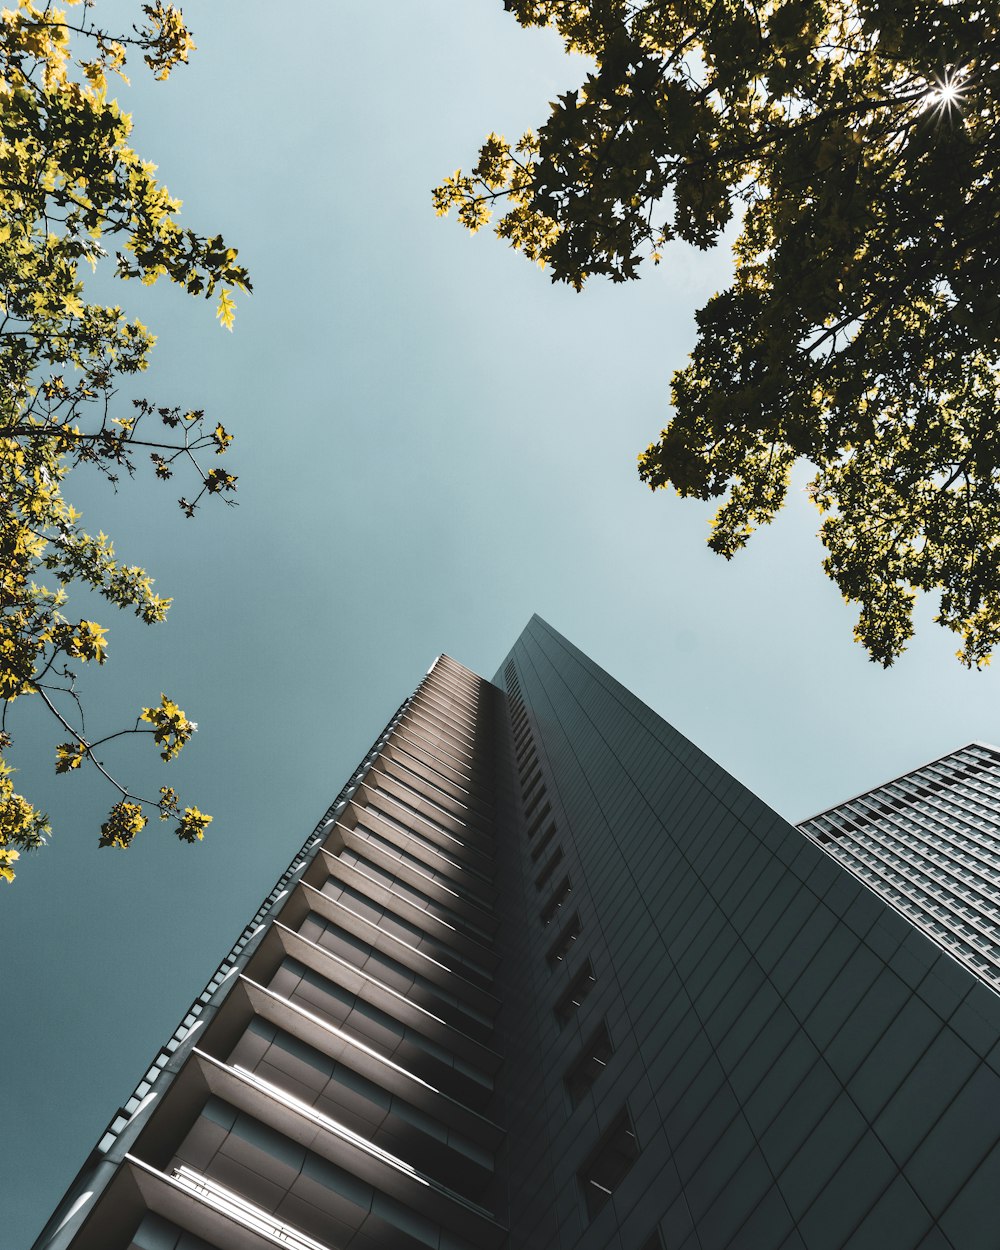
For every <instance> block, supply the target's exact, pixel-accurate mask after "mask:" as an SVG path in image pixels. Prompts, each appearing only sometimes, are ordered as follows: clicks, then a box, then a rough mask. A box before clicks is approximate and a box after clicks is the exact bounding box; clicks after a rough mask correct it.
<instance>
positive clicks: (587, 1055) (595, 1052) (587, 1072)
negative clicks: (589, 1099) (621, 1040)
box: [563, 1020, 615, 1107]
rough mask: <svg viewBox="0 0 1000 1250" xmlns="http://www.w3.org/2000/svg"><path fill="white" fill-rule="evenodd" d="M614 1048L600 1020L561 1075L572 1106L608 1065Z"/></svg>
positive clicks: (575, 1104)
mask: <svg viewBox="0 0 1000 1250" xmlns="http://www.w3.org/2000/svg"><path fill="white" fill-rule="evenodd" d="M614 1049H615V1048H614V1047H613V1046H612V1045H611V1037H610V1035H609V1034H608V1026H607V1025H606V1024H605V1023H604V1021H603V1020H602V1021H601V1023H600V1026H599V1027H598V1028H597V1029H595V1030H594V1032H593V1033H591V1035H590V1037H588V1038H587V1040H586V1041H585V1042H584V1044H583V1047H582V1048H581V1050H580V1053H579V1054H578V1055H577V1057H576V1058H575V1059H574V1060H573V1062H572V1063H571V1064H570V1067H569V1070H568V1071H567V1073H566V1075H565V1076H564V1077H563V1083H564V1084H565V1086H566V1092H567V1093H568V1094H569V1100H570V1102H571V1103H572V1104H573V1106H574V1107H576V1106H579V1104H580V1103H581V1102H582V1101H583V1097H584V1095H585V1094H586V1093H587V1091H588V1090H589V1089H590V1087H591V1086H592V1085H593V1084H594V1082H595V1081H596V1080H597V1078H598V1077H599V1076H600V1075H601V1073H602V1072H603V1071H604V1069H605V1068H606V1067H607V1066H608V1060H609V1059H610V1058H611V1056H612V1055H613V1054H614Z"/></svg>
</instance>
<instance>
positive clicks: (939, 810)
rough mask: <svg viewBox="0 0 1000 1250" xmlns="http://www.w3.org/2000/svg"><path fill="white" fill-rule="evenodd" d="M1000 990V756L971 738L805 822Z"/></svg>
mask: <svg viewBox="0 0 1000 1250" xmlns="http://www.w3.org/2000/svg"><path fill="white" fill-rule="evenodd" d="M799 828H800V829H801V830H802V832H803V833H804V834H805V835H806V836H807V837H808V838H811V839H812V840H813V841H815V842H817V843H818V844H819V845H820V846H822V847H823V849H824V850H825V851H827V853H828V854H830V855H832V856H833V857H834V858H835V859H836V860H837V861H838V863H841V864H843V865H844V866H845V867H846V868H847V869H849V870H850V871H851V872H852V873H854V874H855V875H856V876H857V877H859V878H860V879H861V880H862V881H864V882H865V883H866V884H867V885H869V886H870V887H871V888H872V889H873V890H876V891H877V892H878V893H879V894H881V895H882V897H883V898H886V899H888V900H889V901H890V902H891V903H892V905H893V906H894V907H895V908H896V909H897V910H898V911H900V912H902V914H903V915H904V916H906V917H907V919H908V920H911V921H912V922H913V923H914V924H916V925H918V926H919V927H920V928H921V929H923V930H924V932H925V933H927V934H929V935H930V936H931V938H932V939H933V940H934V941H935V942H937V943H938V944H939V945H940V946H942V947H943V948H944V949H945V950H947V951H948V952H949V953H950V954H952V955H953V956H954V957H955V958H956V959H957V960H958V961H959V962H960V963H962V964H964V965H965V967H967V968H969V969H970V971H972V972H974V973H975V974H976V975H977V976H979V977H981V978H982V979H983V980H984V981H986V983H987V984H988V985H991V986H992V987H993V988H994V989H995V990H997V991H1000V924H998V920H1000V751H998V750H997V748H996V747H991V746H987V745H986V744H985V743H981V742H972V743H970V744H969V745H968V746H966V747H962V748H961V749H960V750H958V751H952V752H951V754H950V755H945V756H943V757H942V758H941V759H937V760H932V761H931V762H930V763H929V764H925V765H924V766H923V767H922V768H916V769H914V770H913V771H912V772H909V773H906V774H904V775H903V776H902V777H897V778H895V779H894V780H893V781H888V782H886V783H885V785H881V786H878V787H876V789H874V790H868V791H867V792H866V793H864V794H859V795H858V796H857V797H856V798H853V799H850V800H848V801H847V802H846V803H840V804H838V805H837V806H836V807H832V808H830V809H829V810H827V811H825V812H820V814H819V815H818V816H813V817H812V818H811V819H810V820H807V821H805V822H804V823H803V824H801V825H800V826H799Z"/></svg>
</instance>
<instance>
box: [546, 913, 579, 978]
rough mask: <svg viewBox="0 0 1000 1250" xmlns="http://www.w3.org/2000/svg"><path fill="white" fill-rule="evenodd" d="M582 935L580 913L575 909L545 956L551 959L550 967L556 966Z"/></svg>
mask: <svg viewBox="0 0 1000 1250" xmlns="http://www.w3.org/2000/svg"><path fill="white" fill-rule="evenodd" d="M579 936H580V913H579V912H577V911H575V912H574V913H573V915H572V916H570V918H569V920H568V921H567V922H566V924H565V925H564V926H563V927H562V929H561V930H560V932H559V936H558V937H557V938H556V940H555V941H554V942H553V943H552V946H551V947H550V948H549V953H548V954H547V955H546V956H545V958H546V959H547V960H548V961H549V967H550V968H555V966H556V965H557V964H561V963H562V961H563V960H564V959H565V958H566V956H567V955H568V954H569V952H570V950H571V949H572V947H573V943H574V942H575V941H576V939H577V938H578V937H579Z"/></svg>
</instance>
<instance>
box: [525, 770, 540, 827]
mask: <svg viewBox="0 0 1000 1250" xmlns="http://www.w3.org/2000/svg"><path fill="white" fill-rule="evenodd" d="M540 776H541V773H539V777H540ZM544 797H545V786H544V785H541V786H539V787H538V789H537V790H536V791H535V797H534V798H533V799H532V800H531V802H530V803H529V804H528V806H527V807H526V808H525V811H524V819H525V820H527V819H528V817H529V816H530V815H531V813H532V812H533V811H534V810H535V808H536V807H537V806H538V804H539V802H540V801H541V799H543V798H544ZM538 823H540V822H538ZM538 823H532V826H531V828H532V831H534V830H535V829H537V828H538ZM531 836H532V835H531V834H528V837H531Z"/></svg>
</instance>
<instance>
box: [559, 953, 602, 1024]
mask: <svg viewBox="0 0 1000 1250" xmlns="http://www.w3.org/2000/svg"><path fill="white" fill-rule="evenodd" d="M596 981H597V977H596V976H594V965H593V964H592V963H591V962H590V960H589V959H588V960H587V962H586V963H585V964H584V965H583V967H582V968H581V969H580V971H579V972H578V973H577V974H576V976H574V978H573V980H572V981H571V982H570V983H569V989H568V990H565V991H564V992H563V994H562V995H561V996H560V998H559V1001H558V1002H557V1003H556V1005H555V1009H554V1010H555V1013H556V1019H557V1020H558V1021H559V1027H560V1028H561V1029H562V1028H565V1027H566V1025H567V1024H569V1022H570V1020H572V1019H573V1017H574V1016H575V1015H576V1013H577V1011H578V1010H579V1008H580V1005H581V1004H582V1003H583V1001H584V999H585V998H586V997H587V995H588V994H589V993H590V991H591V990H592V989H593V988H594V985H595V983H596Z"/></svg>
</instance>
